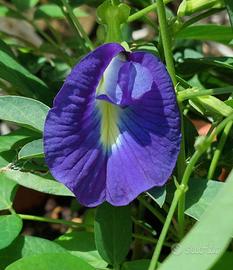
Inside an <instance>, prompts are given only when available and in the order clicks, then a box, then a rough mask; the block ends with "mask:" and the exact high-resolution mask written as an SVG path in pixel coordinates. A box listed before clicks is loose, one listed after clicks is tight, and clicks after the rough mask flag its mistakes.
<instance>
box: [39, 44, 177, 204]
mask: <svg viewBox="0 0 233 270" xmlns="http://www.w3.org/2000/svg"><path fill="white" fill-rule="evenodd" d="M180 137H181V132H180V116H179V110H178V107H177V103H176V97H175V92H174V88H173V86H172V82H171V79H170V77H169V75H168V73H167V71H166V68H165V66H164V64H163V63H162V62H161V61H160V60H159V59H158V58H157V57H155V56H154V55H152V54H149V53H145V52H132V53H130V52H126V51H125V49H124V48H123V47H122V46H121V45H119V44H117V43H108V44H105V45H102V46H100V47H98V48H97V49H95V50H94V51H92V52H91V53H89V54H88V55H87V56H86V57H85V58H83V59H82V60H81V61H80V63H78V64H77V65H76V66H75V67H74V68H73V70H72V71H71V73H70V75H69V76H68V77H67V79H66V81H65V83H64V85H63V86H62V88H61V90H60V91H59V93H58V94H57V96H56V97H55V99H54V104H53V107H52V108H51V109H50V111H49V113H48V115H47V118H46V122H45V129H44V149H45V157H46V162H47V164H48V167H49V169H50V171H51V173H52V175H53V176H54V177H55V179H57V180H58V181H60V182H61V183H63V184H65V185H66V186H67V187H68V188H69V189H70V190H71V191H72V192H73V193H74V194H75V196H76V197H77V199H78V201H79V202H80V203H81V204H83V205H85V206H88V207H94V206H97V205H99V204H101V203H102V202H104V201H107V202H109V203H110V204H112V205H115V206H122V205H127V204H129V203H130V202H131V201H132V200H133V199H135V198H136V197H137V196H138V195H139V194H140V193H142V192H144V191H147V190H149V189H151V188H152V187H155V186H162V185H164V184H165V183H166V182H167V181H168V178H169V176H170V175H171V173H172V170H173V168H174V166H175V163H176V160H177V156H178V152H179V147H180Z"/></svg>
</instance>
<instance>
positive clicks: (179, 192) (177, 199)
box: [148, 113, 233, 270]
mask: <svg viewBox="0 0 233 270" xmlns="http://www.w3.org/2000/svg"><path fill="white" fill-rule="evenodd" d="M232 121H233V113H231V114H230V115H229V116H228V117H227V118H225V119H224V120H223V121H222V122H221V123H220V124H219V125H218V126H217V127H216V129H215V130H214V131H213V132H212V133H211V134H210V135H209V136H208V137H206V138H205V140H204V141H203V142H202V143H201V145H199V146H198V149H197V150H196V151H195V153H194V154H193V156H192V158H191V159H190V162H189V163H188V166H187V167H186V169H185V172H184V176H183V178H182V181H181V184H180V185H179V186H178V187H177V189H176V191H175V194H174V197H173V200H172V203H171V207H170V209H169V212H168V215H167V218H166V221H165V223H164V226H163V229H162V232H161V234H160V236H159V239H158V243H157V245H156V247H155V250H154V254H153V257H152V259H151V263H150V266H149V268H148V270H154V269H156V267H157V263H158V259H159V256H160V253H161V250H162V247H163V243H164V241H165V238H166V235H167V232H168V229H169V226H170V224H171V221H172V217H173V215H174V213H175V210H176V207H177V204H178V203H179V204H180V208H182V213H183V214H184V209H185V197H184V196H183V194H184V193H185V192H186V191H187V188H188V181H189V178H190V176H191V174H192V172H193V169H194V166H195V164H196V162H197V161H198V159H199V158H200V156H201V155H202V154H203V153H204V152H205V151H206V150H207V149H208V148H209V146H210V144H211V143H212V142H213V140H214V138H215V137H216V136H217V135H218V134H219V133H220V132H221V131H222V129H223V128H224V127H225V126H226V125H227V124H228V123H229V122H232ZM180 213H181V212H180Z"/></svg>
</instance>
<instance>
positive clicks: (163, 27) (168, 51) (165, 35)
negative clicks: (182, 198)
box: [157, 0, 186, 231]
mask: <svg viewBox="0 0 233 270" xmlns="http://www.w3.org/2000/svg"><path fill="white" fill-rule="evenodd" d="M157 9H158V19H159V25H160V34H161V38H162V43H163V48H164V56H165V60H166V65H167V70H168V72H169V74H170V76H171V79H172V82H173V85H174V87H176V85H177V80H176V72H175V66H174V61H173V55H172V42H171V37H170V35H169V28H168V24H167V19H166V11H165V5H164V3H163V1H162V0H157ZM182 107H183V106H182V103H181V102H179V109H180V117H181V133H182V135H183V136H182V139H181V147H180V153H179V156H178V160H177V172H178V179H179V180H180V179H182V177H183V174H184V171H185V167H186V155H185V141H184V121H183V108H182ZM182 230H183V227H182V228H181V231H182Z"/></svg>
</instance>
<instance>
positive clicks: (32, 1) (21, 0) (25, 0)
mask: <svg viewBox="0 0 233 270" xmlns="http://www.w3.org/2000/svg"><path fill="white" fill-rule="evenodd" d="M12 2H13V4H14V5H15V6H16V7H17V8H18V9H20V10H26V9H29V8H32V7H34V6H35V5H36V4H37V3H38V2H39V0H12Z"/></svg>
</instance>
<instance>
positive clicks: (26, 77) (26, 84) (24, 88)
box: [0, 44, 51, 101]
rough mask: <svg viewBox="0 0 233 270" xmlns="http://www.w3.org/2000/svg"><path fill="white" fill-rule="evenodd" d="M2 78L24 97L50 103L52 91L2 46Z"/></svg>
mask: <svg viewBox="0 0 233 270" xmlns="http://www.w3.org/2000/svg"><path fill="white" fill-rule="evenodd" d="M0 78H2V79H3V80H5V81H8V82H9V83H10V84H11V85H12V87H14V89H15V90H16V91H15V92H18V93H20V94H22V95H24V96H28V97H31V98H40V99H42V100H44V101H48V98H51V91H49V89H48V86H47V85H46V84H45V83H44V82H43V81H41V80H40V79H39V78H38V77H36V76H35V75H33V74H32V73H30V72H29V71H28V70H27V69H26V68H24V67H23V66H22V65H21V64H19V63H18V62H17V60H16V59H15V58H14V57H12V55H10V54H9V53H7V52H6V50H5V47H3V48H2V46H1V44H0Z"/></svg>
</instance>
